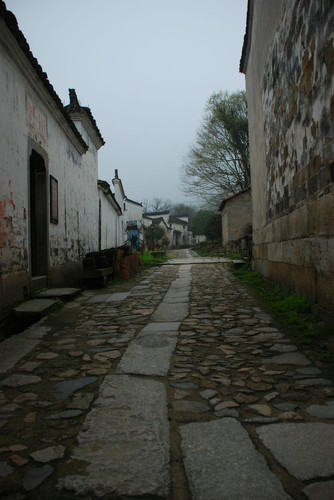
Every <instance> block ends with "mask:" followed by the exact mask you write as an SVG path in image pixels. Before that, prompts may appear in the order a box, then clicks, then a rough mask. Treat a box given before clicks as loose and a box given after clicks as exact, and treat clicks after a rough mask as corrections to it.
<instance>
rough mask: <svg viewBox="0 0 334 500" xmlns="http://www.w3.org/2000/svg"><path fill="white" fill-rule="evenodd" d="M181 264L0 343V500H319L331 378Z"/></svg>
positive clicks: (222, 276)
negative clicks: (75, 499) (287, 499)
mask: <svg viewBox="0 0 334 500" xmlns="http://www.w3.org/2000/svg"><path fill="white" fill-rule="evenodd" d="M180 257H182V255H180ZM183 257H184V258H183V259H182V258H181V259H179V260H177V261H174V263H173V262H172V263H169V264H168V265H164V266H161V267H159V268H155V269H154V270H150V271H147V272H145V273H144V274H141V275H140V276H137V277H136V278H135V279H134V280H133V281H131V283H120V284H119V283H118V284H114V285H111V286H110V287H107V288H104V289H102V290H88V291H85V292H84V293H83V294H82V295H81V296H80V297H78V298H77V299H75V300H73V301H72V302H69V303H67V304H65V305H64V306H63V307H62V309H60V310H59V311H56V312H54V313H52V314H50V315H49V316H48V317H47V318H45V319H44V320H42V321H40V322H39V323H37V324H36V325H33V326H32V327H30V328H29V329H27V330H26V331H25V332H23V333H21V334H18V335H16V336H15V337H11V338H10V339H8V340H6V341H4V342H3V343H2V344H1V345H0V361H1V363H0V371H1V382H0V384H1V387H0V389H1V392H0V405H1V406H0V426H1V438H0V439H1V440H0V494H1V498H3V499H5V498H7V499H11V500H21V499H34V500H35V499H43V500H45V499H74V498H77V499H78V498H80V499H83V500H89V499H95V498H104V499H108V500H113V499H126V498H150V499H158V498H164V499H169V500H190V499H193V500H222V499H228V500H230V499H259V500H260V499H261V500H263V499H265V500H266V499H273V500H277V499H281V498H282V499H283V498H296V499H305V498H309V499H311V500H321V499H322V500H324V499H331V498H334V425H333V424H334V388H333V385H332V383H331V381H329V380H326V378H325V377H324V376H323V375H322V373H321V370H320V369H319V367H318V366H315V365H314V364H312V363H311V362H310V361H309V360H308V359H307V357H305V355H304V354H302V353H301V352H299V351H298V350H297V348H296V347H295V346H294V345H292V344H291V342H290V341H289V340H288V339H287V338H286V337H285V336H284V332H283V331H279V330H278V329H277V328H276V327H275V325H274V322H273V320H272V318H271V317H270V316H269V315H268V314H266V313H265V312H264V311H263V310H262V309H261V308H260V307H259V306H258V304H256V303H255V302H254V299H253V298H252V297H251V296H250V295H249V294H248V293H247V292H246V291H245V289H244V288H243V286H242V285H241V284H240V283H239V282H238V280H237V279H236V278H234V277H233V276H232V275H231V274H230V273H229V271H228V266H227V265H226V264H225V263H224V261H223V260H221V261H220V262H215V261H210V260H203V259H198V258H197V259H196V258H193V256H192V255H191V253H190V252H189V251H186V252H184V254H183Z"/></svg>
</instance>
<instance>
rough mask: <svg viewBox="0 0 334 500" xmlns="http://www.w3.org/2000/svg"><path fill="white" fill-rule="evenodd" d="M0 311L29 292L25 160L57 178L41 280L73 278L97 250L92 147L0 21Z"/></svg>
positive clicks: (54, 282)
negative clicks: (83, 145) (38, 160)
mask: <svg viewBox="0 0 334 500" xmlns="http://www.w3.org/2000/svg"><path fill="white" fill-rule="evenodd" d="M0 116H1V121H0V150H1V154H2V158H1V183H0V263H1V264H0V303H1V306H0V310H4V309H6V307H9V306H11V305H13V304H15V303H16V302H20V301H21V300H23V299H24V298H25V297H26V296H27V294H29V287H30V280H31V269H30V255H29V252H30V235H29V223H30V208H29V157H30V154H31V151H32V149H35V150H36V151H37V153H38V154H40V155H41V156H42V157H43V158H44V161H45V167H46V174H47V180H46V184H47V208H46V211H47V219H48V221H49V219H50V218H49V176H50V175H52V176H53V177H55V178H56V179H57V181H58V189H59V190H58V202H59V220H58V224H54V223H50V222H48V232H47V242H46V246H47V252H48V279H49V281H48V283H49V285H51V286H52V285H57V284H61V283H67V284H70V283H74V281H75V280H76V279H77V277H78V276H80V272H81V267H82V265H81V260H82V258H83V257H84V255H85V253H87V252H89V251H93V250H97V249H98V224H97V221H98V193H97V178H98V175H97V168H98V166H97V159H98V155H97V149H96V147H95V146H94V143H93V142H92V141H91V140H90V139H89V136H88V134H87V133H86V132H85V131H84V130H83V129H82V130H81V133H82V134H83V135H85V137H84V140H85V141H86V142H87V144H88V146H89V150H88V152H87V153H86V154H85V155H82V150H81V151H80V150H79V146H78V143H77V142H76V140H75V138H74V136H73V132H72V133H71V131H70V130H69V127H68V124H67V122H66V121H65V120H64V118H63V117H62V115H61V114H60V112H59V110H58V109H57V108H56V107H55V105H54V103H53V102H52V100H51V99H50V96H49V94H48V92H47V91H46V89H45V87H44V86H43V85H42V84H41V83H40V82H39V80H38V78H37V77H36V74H35V73H34V71H33V70H32V68H31V66H30V64H29V63H28V61H27V60H26V59H25V57H24V56H22V54H21V53H20V49H19V48H18V45H17V42H16V41H15V40H14V38H13V37H12V35H11V33H10V32H9V30H8V29H7V27H6V26H5V24H4V22H3V20H2V19H0ZM0 314H1V311H0Z"/></svg>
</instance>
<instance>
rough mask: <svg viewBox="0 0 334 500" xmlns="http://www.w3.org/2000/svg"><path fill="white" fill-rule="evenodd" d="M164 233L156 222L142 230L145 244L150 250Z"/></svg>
mask: <svg viewBox="0 0 334 500" xmlns="http://www.w3.org/2000/svg"><path fill="white" fill-rule="evenodd" d="M164 235H165V230H164V228H163V227H161V226H158V225H156V224H151V226H149V227H147V228H146V229H145V231H144V236H145V240H146V244H147V246H148V248H149V249H150V250H153V249H154V247H155V246H156V245H158V244H159V240H161V238H163V237H164Z"/></svg>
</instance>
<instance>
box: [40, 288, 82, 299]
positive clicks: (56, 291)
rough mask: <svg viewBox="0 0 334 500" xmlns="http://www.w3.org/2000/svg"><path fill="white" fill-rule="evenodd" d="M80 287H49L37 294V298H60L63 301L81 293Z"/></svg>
mask: <svg viewBox="0 0 334 500" xmlns="http://www.w3.org/2000/svg"><path fill="white" fill-rule="evenodd" d="M80 293H81V289H80V288H48V289H47V290H43V291H41V292H39V293H37V294H36V298H37V299H56V298H58V299H60V300H63V301H67V300H72V299H74V298H75V297H77V296H78V295H80Z"/></svg>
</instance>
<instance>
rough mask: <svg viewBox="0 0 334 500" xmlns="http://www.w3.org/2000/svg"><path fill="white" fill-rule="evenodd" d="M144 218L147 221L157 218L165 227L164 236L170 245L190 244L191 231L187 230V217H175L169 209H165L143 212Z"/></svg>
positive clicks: (176, 246)
mask: <svg viewBox="0 0 334 500" xmlns="http://www.w3.org/2000/svg"><path fill="white" fill-rule="evenodd" d="M144 218H145V219H144V220H147V221H155V220H159V223H160V224H161V225H162V226H164V227H166V238H168V240H169V246H170V247H175V248H178V247H179V246H187V245H190V244H191V242H192V233H191V231H189V230H188V224H189V222H188V221H189V219H188V217H182V216H177V217H176V216H174V215H171V214H170V212H169V211H165V212H148V213H145V214H144ZM162 220H163V223H162ZM146 224H147V222H146Z"/></svg>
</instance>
